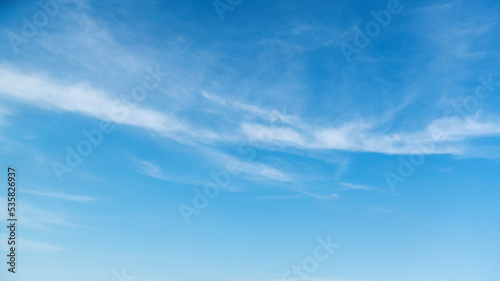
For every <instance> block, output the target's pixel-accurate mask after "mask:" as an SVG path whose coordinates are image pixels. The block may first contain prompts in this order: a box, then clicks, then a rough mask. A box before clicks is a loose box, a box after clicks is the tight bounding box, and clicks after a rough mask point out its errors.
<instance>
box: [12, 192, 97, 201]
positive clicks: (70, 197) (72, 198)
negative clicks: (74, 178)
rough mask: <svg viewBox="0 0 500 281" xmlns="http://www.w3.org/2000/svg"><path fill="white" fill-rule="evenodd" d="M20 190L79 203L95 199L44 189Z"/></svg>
mask: <svg viewBox="0 0 500 281" xmlns="http://www.w3.org/2000/svg"><path fill="white" fill-rule="evenodd" d="M21 192H22V193H27V194H33V195H39V196H43V197H49V198H54V199H61V200H66V201H75V202H80V203H89V202H94V201H96V199H95V198H93V197H89V196H81V195H72V194H65V193H54V192H44V191H36V190H29V189H21Z"/></svg>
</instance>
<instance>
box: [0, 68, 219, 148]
mask: <svg viewBox="0 0 500 281" xmlns="http://www.w3.org/2000/svg"><path fill="white" fill-rule="evenodd" d="M0 95H3V96H5V97H7V98H10V99H15V100H18V101H23V102H26V103H29V104H31V105H35V106H39V107H43V108H46V109H56V110H64V111H68V112H73V113H79V114H82V115H85V116H90V117H94V118H97V119H101V120H106V121H112V122H115V123H118V124H124V125H130V126H135V127H141V128H144V129H150V130H153V131H156V132H158V133H159V134H161V135H163V136H166V137H170V138H174V139H177V140H180V139H181V137H182V136H190V137H197V138H198V139H199V140H207V139H214V138H217V135H216V134H215V133H212V132H209V131H208V130H202V129H198V130H197V129H194V128H191V127H190V126H189V125H188V124H186V123H185V122H183V121H181V120H179V119H177V118H176V117H174V116H171V115H168V114H165V113H162V112H159V111H155V110H152V109H147V108H143V107H140V106H138V105H137V104H134V103H126V102H121V101H120V100H118V99H114V98H112V97H111V95H110V94H109V93H106V92H104V91H102V90H99V89H95V88H93V87H92V86H90V85H88V84H85V83H72V84H71V83H64V82H61V81H56V80H54V79H52V78H50V77H48V76H44V75H40V74H32V73H25V72H22V71H20V70H17V69H14V68H11V67H8V66H5V65H0ZM127 112H128V114H127Z"/></svg>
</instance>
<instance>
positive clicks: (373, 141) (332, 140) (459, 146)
mask: <svg viewBox="0 0 500 281" xmlns="http://www.w3.org/2000/svg"><path fill="white" fill-rule="evenodd" d="M499 121H500V119H499V118H497V117H490V118H489V119H482V120H477V119H470V118H468V119H461V118H441V119H436V120H433V121H432V122H431V123H430V124H429V125H428V126H427V127H425V128H424V129H421V130H419V131H415V132H410V131H397V132H386V131H382V130H379V129H378V128H379V127H380V124H376V123H368V122H364V121H357V122H347V123H344V124H342V125H340V126H338V127H317V128H314V127H311V126H309V127H307V128H306V129H303V128H297V127H292V126H290V127H283V126H280V127H278V126H268V125H262V124H255V123H242V125H241V127H242V131H243V133H244V134H245V135H246V136H247V137H249V138H250V139H258V140H259V141H260V142H264V143H267V144H268V145H275V146H284V147H286V146H291V147H296V148H302V149H332V150H344V151H359V152H375V153H384V154H455V155H463V154H465V153H467V150H466V148H465V144H464V143H463V142H464V141H467V140H472V139H475V138H482V137H490V136H499V135H500V122H499Z"/></svg>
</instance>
